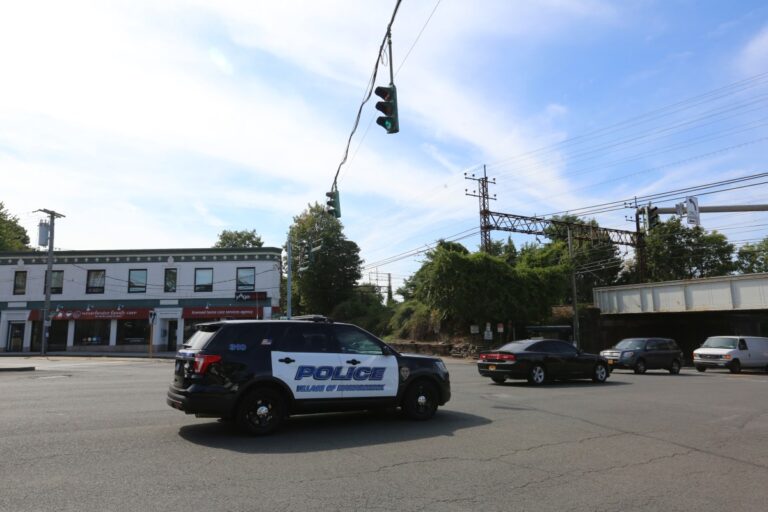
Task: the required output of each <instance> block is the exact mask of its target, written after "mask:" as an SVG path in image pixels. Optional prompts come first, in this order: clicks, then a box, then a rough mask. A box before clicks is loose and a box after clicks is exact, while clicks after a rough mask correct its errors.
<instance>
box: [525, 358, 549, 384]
mask: <svg viewBox="0 0 768 512" xmlns="http://www.w3.org/2000/svg"><path fill="white" fill-rule="evenodd" d="M528 382H529V383H530V384H533V385H534V386H541V385H542V384H544V383H545V382H547V369H546V368H544V365H541V364H538V363H536V364H534V365H533V366H531V369H530V370H529V371H528Z"/></svg>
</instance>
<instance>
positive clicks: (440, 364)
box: [435, 361, 448, 373]
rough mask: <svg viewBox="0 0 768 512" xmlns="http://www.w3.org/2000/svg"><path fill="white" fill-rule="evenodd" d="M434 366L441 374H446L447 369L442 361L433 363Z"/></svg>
mask: <svg viewBox="0 0 768 512" xmlns="http://www.w3.org/2000/svg"><path fill="white" fill-rule="evenodd" d="M435 366H436V367H437V369H438V370H440V371H441V372H443V373H448V367H447V366H445V363H444V362H443V361H435Z"/></svg>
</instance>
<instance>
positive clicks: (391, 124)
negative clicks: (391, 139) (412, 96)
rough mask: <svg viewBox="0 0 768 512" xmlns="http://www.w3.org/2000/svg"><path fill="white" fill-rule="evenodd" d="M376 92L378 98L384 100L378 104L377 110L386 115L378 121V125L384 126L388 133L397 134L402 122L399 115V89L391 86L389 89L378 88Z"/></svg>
mask: <svg viewBox="0 0 768 512" xmlns="http://www.w3.org/2000/svg"><path fill="white" fill-rule="evenodd" d="M374 92H375V93H376V96H378V97H379V98H381V99H382V101H379V102H377V103H376V110H378V111H379V112H381V113H382V114H384V115H383V116H379V117H378V118H377V119H376V124H378V125H379V126H383V127H384V129H386V130H387V133H397V132H399V131H400V121H399V120H398V115H397V89H396V88H395V84H389V86H388V87H383V86H382V87H377V88H376V89H375V90H374Z"/></svg>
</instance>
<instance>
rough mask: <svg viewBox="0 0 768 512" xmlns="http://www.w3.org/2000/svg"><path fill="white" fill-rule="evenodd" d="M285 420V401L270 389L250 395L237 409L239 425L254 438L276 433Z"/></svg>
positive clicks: (260, 390) (263, 389) (258, 390)
mask: <svg viewBox="0 0 768 512" xmlns="http://www.w3.org/2000/svg"><path fill="white" fill-rule="evenodd" d="M284 419H285V400H284V399H283V397H282V396H281V395H280V393H278V392H277V391H274V390H272V389H268V388H261V389H255V390H253V391H251V392H250V393H248V394H247V395H246V396H245V398H243V401H242V402H241V403H240V406H239V407H238V408H237V423H238V424H239V425H240V427H241V428H242V429H243V430H245V431H246V432H248V433H249V434H251V435H253V436H264V435H267V434H271V433H272V432H274V431H275V430H276V429H277V428H278V427H279V426H280V425H281V424H282V423H283V420H284Z"/></svg>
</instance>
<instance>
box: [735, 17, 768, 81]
mask: <svg viewBox="0 0 768 512" xmlns="http://www.w3.org/2000/svg"><path fill="white" fill-rule="evenodd" d="M736 62H737V65H738V67H739V70H740V71H741V72H743V73H744V74H746V75H756V74H758V73H764V72H766V71H768V26H765V27H763V28H762V30H760V32H758V33H757V34H756V35H755V36H754V37H753V38H752V39H750V41H749V42H748V43H747V44H746V46H744V48H743V49H742V51H741V54H740V55H739V56H738V59H737V61H736Z"/></svg>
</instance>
